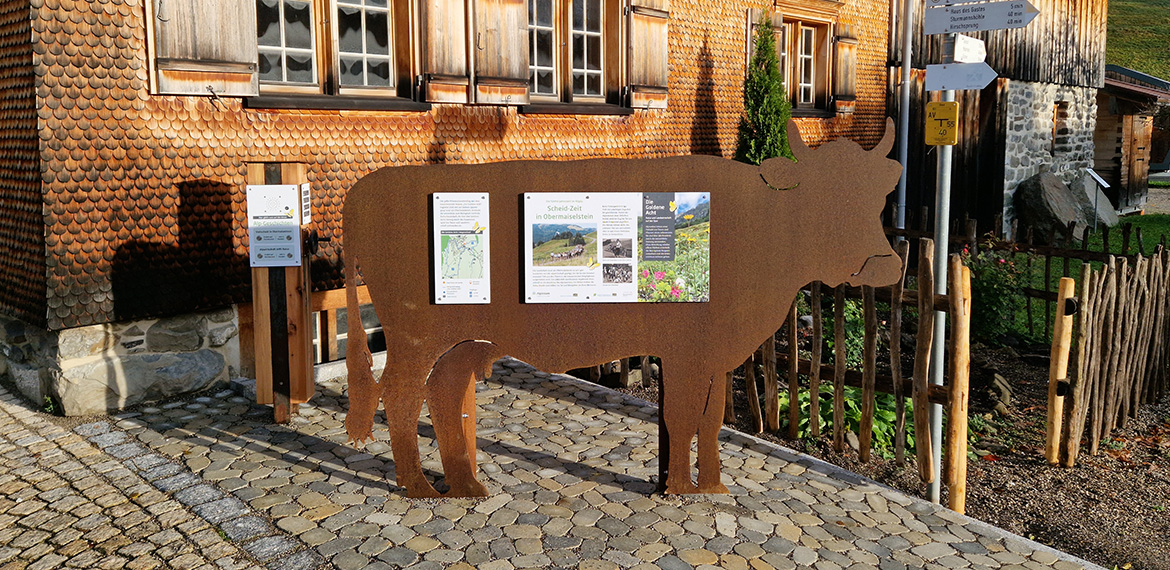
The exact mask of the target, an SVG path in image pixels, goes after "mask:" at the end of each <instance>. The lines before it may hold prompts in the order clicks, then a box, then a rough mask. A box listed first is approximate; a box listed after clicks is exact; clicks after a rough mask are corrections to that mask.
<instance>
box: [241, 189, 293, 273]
mask: <svg viewBox="0 0 1170 570" xmlns="http://www.w3.org/2000/svg"><path fill="white" fill-rule="evenodd" d="M246 193H247V201H248V203H247V206H248V259H249V261H250V263H251V266H252V267H297V266H300V264H301V189H300V188H299V187H298V186H297V185H295V184H266V185H249V186H248V187H247V190H246Z"/></svg>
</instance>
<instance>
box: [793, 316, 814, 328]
mask: <svg viewBox="0 0 1170 570" xmlns="http://www.w3.org/2000/svg"><path fill="white" fill-rule="evenodd" d="M796 328H797V329H811V328H813V318H812V315H801V316H800V319H799V320H797V322H796Z"/></svg>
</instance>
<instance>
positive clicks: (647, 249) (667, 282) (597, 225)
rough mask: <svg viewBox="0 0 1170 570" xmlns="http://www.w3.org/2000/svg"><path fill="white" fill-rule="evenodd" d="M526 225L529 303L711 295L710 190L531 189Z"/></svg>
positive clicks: (700, 299)
mask: <svg viewBox="0 0 1170 570" xmlns="http://www.w3.org/2000/svg"><path fill="white" fill-rule="evenodd" d="M523 227H524V244H525V246H526V253H525V254H524V256H523V257H524V297H525V300H526V301H527V302H529V303H634V302H705V301H707V300H708V298H709V297H710V258H711V255H710V252H711V246H710V239H711V196H710V194H709V193H707V192H687V193H673V192H667V193H641V192H606V193H597V194H589V193H579V192H558V193H546V192H540V193H528V194H525V195H524V224H523Z"/></svg>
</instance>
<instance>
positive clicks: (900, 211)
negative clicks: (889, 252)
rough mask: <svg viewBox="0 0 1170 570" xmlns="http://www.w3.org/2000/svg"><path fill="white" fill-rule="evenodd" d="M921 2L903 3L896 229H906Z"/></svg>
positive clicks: (895, 200) (916, 0)
mask: <svg viewBox="0 0 1170 570" xmlns="http://www.w3.org/2000/svg"><path fill="white" fill-rule="evenodd" d="M918 1H919V0H904V1H903V2H902V92H901V93H899V95H900V97H901V101H900V102H899V106H898V162H900V163H902V176H901V177H899V178H898V193H897V195H896V197H895V199H894V203H895V211H894V218H895V219H894V227H896V228H898V229H900V230H901V229H905V228H906V178H907V176H908V174H907V172H908V171H909V168H910V70H911V69H912V66H911V63H912V62H911V59H912V58H911V55H912V53H911V50H912V49H913V45H914V42H913V40H912V38H911V36H910V33H911V31H912V24H913V22H914V5H915V4H916V3H917V2H918Z"/></svg>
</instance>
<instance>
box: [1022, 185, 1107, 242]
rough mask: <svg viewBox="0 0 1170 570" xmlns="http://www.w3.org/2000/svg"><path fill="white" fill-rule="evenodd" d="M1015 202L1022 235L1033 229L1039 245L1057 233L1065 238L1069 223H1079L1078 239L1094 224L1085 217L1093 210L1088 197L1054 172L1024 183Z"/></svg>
mask: <svg viewBox="0 0 1170 570" xmlns="http://www.w3.org/2000/svg"><path fill="white" fill-rule="evenodd" d="M1013 202H1014V204H1015V211H1016V218H1017V219H1019V220H1020V224H1021V231H1023V228H1024V227H1029V228H1032V237H1033V239H1034V240H1035V241H1036V242H1038V243H1044V242H1046V241H1047V240H1048V236H1049V235H1051V234H1052V232H1053V231H1055V232H1056V235H1057V236H1061V235H1064V231H1065V228H1066V227H1067V226H1068V223H1069V222H1076V224H1077V227H1076V229H1075V232H1076V235H1080V232H1081V231H1082V230H1084V228H1085V227H1086V226H1087V225H1088V224H1090V223H1091V220H1089V219H1088V218H1087V217H1086V216H1085V214H1084V212H1085V211H1086V209H1087V208H1092V204H1091V203H1090V202H1089V200H1088V197H1086V196H1085V193H1084V192H1081V191H1077V192H1073V191H1072V190H1070V189H1069V187H1068V186H1065V184H1064V182H1061V181H1060V179H1059V178H1057V177H1056V175H1055V174H1052V173H1051V172H1041V173H1040V174H1037V175H1035V176H1033V177H1031V178H1029V179H1027V180H1025V181H1023V182H1021V183H1020V185H1019V187H1018V188H1016V193H1015V196H1014V198H1013ZM1016 237H1017V238H1018V237H1019V236H1016Z"/></svg>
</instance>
